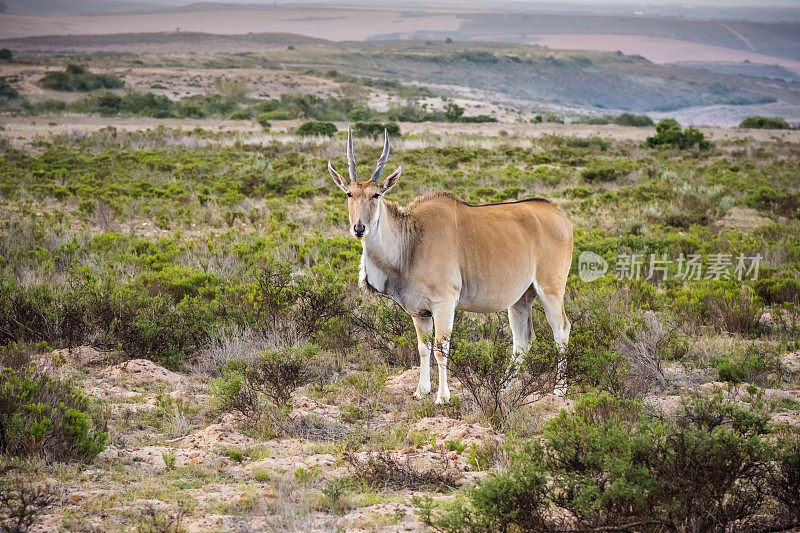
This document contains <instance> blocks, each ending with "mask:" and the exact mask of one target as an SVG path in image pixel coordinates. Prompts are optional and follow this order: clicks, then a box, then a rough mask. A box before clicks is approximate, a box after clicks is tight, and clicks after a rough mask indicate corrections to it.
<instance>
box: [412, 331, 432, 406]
mask: <svg viewBox="0 0 800 533" xmlns="http://www.w3.org/2000/svg"><path fill="white" fill-rule="evenodd" d="M413 319H414V329H416V330H417V349H418V350H419V384H418V385H417V390H416V392H414V398H416V399H417V400H419V399H422V398H423V397H424V396H425V395H426V394H428V393H430V392H431V339H430V334H431V332H432V331H433V318H431V317H413Z"/></svg>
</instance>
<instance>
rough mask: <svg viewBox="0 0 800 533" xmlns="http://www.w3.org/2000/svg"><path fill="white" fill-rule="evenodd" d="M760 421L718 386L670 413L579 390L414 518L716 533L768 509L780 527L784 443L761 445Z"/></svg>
mask: <svg viewBox="0 0 800 533" xmlns="http://www.w3.org/2000/svg"><path fill="white" fill-rule="evenodd" d="M768 421H769V414H768V412H766V411H765V409H764V407H763V404H762V403H761V402H760V400H759V399H758V398H757V397H752V398H751V399H750V403H749V404H747V403H745V405H744V406H739V405H737V404H735V403H728V402H724V401H723V400H722V395H721V394H717V395H715V396H714V397H711V398H695V399H687V400H686V401H685V404H684V408H683V411H682V412H681V413H680V414H679V415H678V416H677V418H676V419H674V420H670V419H660V418H656V417H653V416H650V415H647V414H646V413H645V411H644V410H643V408H642V407H641V405H640V404H637V403H635V402H631V401H626V400H620V399H617V398H614V397H611V396H608V395H588V396H586V397H584V398H583V399H581V400H580V401H579V402H578V403H577V404H576V406H575V409H574V411H573V412H571V413H567V412H565V411H562V412H561V414H560V415H559V416H558V417H557V418H556V419H554V420H553V421H552V422H551V423H550V424H549V425H548V427H547V429H546V431H545V442H544V445H543V446H542V445H539V444H528V445H525V446H523V447H521V448H519V449H518V450H517V452H515V453H514V454H512V456H511V465H510V466H509V468H508V470H507V471H506V472H504V473H502V474H494V475H490V477H489V478H488V479H486V480H484V481H479V482H478V483H477V485H476V486H475V487H474V488H470V489H467V490H466V491H465V494H464V497H463V499H462V500H461V501H457V502H455V503H454V504H451V505H449V506H448V505H447V504H445V505H441V506H436V505H433V504H432V503H430V502H428V503H424V502H422V504H421V512H420V515H421V516H422V518H423V519H424V520H425V521H426V522H427V523H428V524H430V525H433V526H434V527H436V528H438V529H440V530H444V531H453V532H456V531H509V530H517V529H518V530H521V531H553V530H560V531H586V530H596V529H602V530H619V531H631V530H635V531H642V530H644V531H717V532H724V531H727V530H728V528H729V527H731V526H732V525H733V524H736V525H737V527H738V528H742V527H743V528H745V529H752V528H759V527H760V528H769V527H775V526H776V525H777V524H776V518H775V517H776V516H778V517H781V520H780V525H781V527H791V526H794V525H796V524H797V523H798V522H797V517H796V516H792V513H794V511H793V510H792V509H791V508H789V507H787V503H792V502H795V501H796V500H794V498H795V497H796V494H797V493H798V492H797V491H798V490H800V486H798V483H800V479H798V478H796V477H795V476H796V440H794V441H787V442H786V443H785V444H782V445H773V444H770V443H769V442H768V440H767V439H765V438H764V437H765V435H767V433H768V431H769V428H768ZM773 465H781V466H773ZM769 472H772V474H771V476H770V474H769ZM776 491H777V492H776ZM419 504H420V502H419V500H418V505H419Z"/></svg>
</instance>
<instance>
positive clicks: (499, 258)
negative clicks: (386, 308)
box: [328, 128, 573, 404]
mask: <svg viewBox="0 0 800 533" xmlns="http://www.w3.org/2000/svg"><path fill="white" fill-rule="evenodd" d="M388 158H389V134H388V132H384V145H383V153H382V154H381V156H380V159H378V166H377V168H376V170H375V172H374V173H373V174H372V177H371V178H370V179H368V180H365V181H359V180H358V176H357V175H356V159H355V156H354V155H353V134H352V130H350V129H349V128H348V135H347V166H348V170H349V179H345V178H344V177H342V176H341V175H340V174H339V173H338V172H336V170H334V169H333V166H332V165H331V163H330V161H328V172H330V175H331V177H332V178H333V181H334V182H335V183H336V185H337V186H339V188H340V189H342V190H343V191H344V192H345V194H347V209H348V212H349V215H350V233H351V234H352V235H353V237H355V238H356V239H358V240H360V241H361V246H362V249H363V251H362V254H361V269H360V275H359V282H360V284H361V285H362V286H363V287H366V288H368V289H370V290H373V291H377V292H379V293H381V294H384V295H387V296H390V297H391V298H392V299H394V301H395V302H397V303H398V304H399V305H400V306H401V307H402V308H403V309H404V310H405V311H406V312H407V313H408V314H410V315H411V317H412V319H413V320H414V327H415V329H416V332H417V341H418V349H419V355H420V376H419V384H418V386H417V390H416V392H415V393H414V397H415V398H422V397H423V396H424V395H426V394H428V393H429V392H430V391H431V378H430V355H431V345H430V333H431V332H432V331H434V328H435V332H434V336H433V352H434V356H435V357H436V363H437V365H438V368H439V389H438V391H437V393H436V403H437V404H441V403H443V402H447V401H449V399H450V390H449V388H448V386H447V355H448V350H449V346H450V334H451V332H452V329H453V316H454V313H455V310H456V309H462V310H465V311H473V312H478V313H493V312H497V311H502V310H504V309H508V318H509V322H510V324H511V332H512V334H513V349H514V354H515V359H516V360H519V358H521V356H522V354H523V353H524V352H525V351H526V350H527V349H528V348H529V347H530V345H531V340H532V337H533V335H534V332H533V329H532V327H531V323H530V315H531V304H532V303H533V299H534V298H535V297H537V296H538V297H539V299H540V300H541V302H542V306H543V307H544V311H545V315H546V316H547V322H548V324H549V325H550V328H551V329H552V330H553V336H554V338H555V342H556V345H557V347H558V349H559V351H561V352H562V353H563V352H564V349H565V348H566V345H567V341H568V340H569V332H570V322H569V320H568V319H567V316H566V314H565V313H564V290H565V286H566V281H567V274H568V273H569V269H570V264H571V262H572V245H573V237H572V223H571V222H570V221H569V219H567V217H566V216H564V214H563V213H561V211H559V210H558V208H557V207H555V206H554V205H553V204H551V203H550V202H549V201H547V200H544V199H541V198H533V199H530V200H521V201H517V202H509V203H500V204H488V205H470V204H467V203H464V202H462V201H461V200H459V199H458V198H456V197H455V196H453V195H452V194H449V193H439V194H432V195H429V196H423V197H420V198H417V199H416V200H414V201H413V202H412V203H411V204H410V205H408V206H407V207H400V206H398V205H396V204H394V203H393V202H389V201H386V200H384V195H385V194H386V193H387V192H388V191H389V189H391V188H392V187H393V186H394V185H395V184H396V183H397V180H398V179H399V178H400V172H401V167H397V170H395V171H394V172H392V173H391V174H389V176H388V177H387V178H386V179H385V180H383V182H382V183H379V178H380V176H381V173H382V172H383V169H384V167H385V166H386V161H387V160H388ZM565 365H566V362H565V361H564V359H563V358H562V359H561V360H560V361H559V363H558V378H557V381H556V388H555V391H554V392H555V393H556V394H561V395H563V394H565V393H566V378H565V376H564V368H565Z"/></svg>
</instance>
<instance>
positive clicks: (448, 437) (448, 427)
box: [414, 416, 505, 445]
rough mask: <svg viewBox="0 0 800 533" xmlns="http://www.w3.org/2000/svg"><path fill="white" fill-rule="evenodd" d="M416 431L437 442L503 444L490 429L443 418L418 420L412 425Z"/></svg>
mask: <svg viewBox="0 0 800 533" xmlns="http://www.w3.org/2000/svg"><path fill="white" fill-rule="evenodd" d="M414 429H415V430H416V431H425V432H428V433H430V434H431V435H433V436H435V437H436V441H437V442H441V443H444V442H447V441H460V442H461V443H462V444H466V445H470V444H482V443H484V442H487V441H494V442H495V443H497V444H501V443H502V442H505V437H504V436H503V435H498V434H496V433H495V432H494V431H493V430H492V429H490V428H485V427H483V426H480V425H478V424H467V423H466V422H464V421H462V420H455V419H453V418H447V417H444V416H437V417H429V418H423V419H422V420H418V421H417V423H416V424H414Z"/></svg>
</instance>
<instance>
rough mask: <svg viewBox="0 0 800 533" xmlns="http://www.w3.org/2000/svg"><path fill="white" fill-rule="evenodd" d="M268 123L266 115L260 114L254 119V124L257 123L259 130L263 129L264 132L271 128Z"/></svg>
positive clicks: (268, 118)
mask: <svg viewBox="0 0 800 533" xmlns="http://www.w3.org/2000/svg"><path fill="white" fill-rule="evenodd" d="M269 121H270V117H269V115H268V114H267V113H261V114H260V115H258V118H256V122H258V123H259V125H260V126H261V129H263V130H264V131H269V129H270V128H271V127H272V124H270V122H269Z"/></svg>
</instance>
